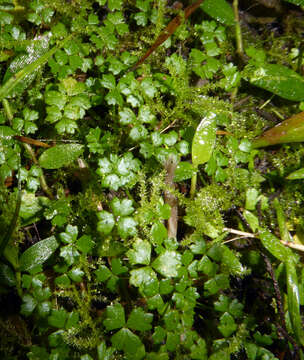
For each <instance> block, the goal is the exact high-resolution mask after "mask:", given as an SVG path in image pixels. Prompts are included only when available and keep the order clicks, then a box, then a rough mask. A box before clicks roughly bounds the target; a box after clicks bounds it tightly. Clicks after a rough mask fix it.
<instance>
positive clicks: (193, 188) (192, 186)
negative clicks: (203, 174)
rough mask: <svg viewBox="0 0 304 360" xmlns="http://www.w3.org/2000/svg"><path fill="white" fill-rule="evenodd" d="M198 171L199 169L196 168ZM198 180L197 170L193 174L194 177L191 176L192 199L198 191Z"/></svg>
mask: <svg viewBox="0 0 304 360" xmlns="http://www.w3.org/2000/svg"><path fill="white" fill-rule="evenodd" d="M196 171H197V169H196ZM196 182H197V172H196V173H195V174H194V175H192V178H191V188H190V197H191V198H192V199H193V198H194V195H195V192H196Z"/></svg>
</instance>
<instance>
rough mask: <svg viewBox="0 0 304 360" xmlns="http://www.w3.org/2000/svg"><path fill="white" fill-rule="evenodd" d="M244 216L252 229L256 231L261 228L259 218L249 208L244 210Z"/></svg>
mask: <svg viewBox="0 0 304 360" xmlns="http://www.w3.org/2000/svg"><path fill="white" fill-rule="evenodd" d="M243 216H244V218H245V219H246V221H247V223H248V224H249V226H250V227H251V229H252V231H253V232H256V230H257V229H258V228H259V219H258V218H257V217H256V216H255V215H253V213H252V212H250V211H248V210H244V211H243Z"/></svg>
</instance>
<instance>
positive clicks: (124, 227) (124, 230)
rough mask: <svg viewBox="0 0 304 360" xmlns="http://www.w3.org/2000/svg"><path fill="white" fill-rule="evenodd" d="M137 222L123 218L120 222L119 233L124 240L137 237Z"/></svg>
mask: <svg viewBox="0 0 304 360" xmlns="http://www.w3.org/2000/svg"><path fill="white" fill-rule="evenodd" d="M136 225H137V222H136V221H135V220H134V219H133V218H131V217H123V218H120V219H119V220H118V223H117V231H118V234H119V235H120V236H121V237H122V238H123V239H125V238H127V237H129V236H135V235H136V232H137V230H136Z"/></svg>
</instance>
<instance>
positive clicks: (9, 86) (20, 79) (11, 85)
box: [0, 36, 71, 101]
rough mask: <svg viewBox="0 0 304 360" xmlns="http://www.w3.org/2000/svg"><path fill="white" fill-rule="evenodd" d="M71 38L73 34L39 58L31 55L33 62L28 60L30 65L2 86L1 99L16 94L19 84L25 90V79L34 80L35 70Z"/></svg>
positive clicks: (0, 90) (0, 89)
mask: <svg viewBox="0 0 304 360" xmlns="http://www.w3.org/2000/svg"><path fill="white" fill-rule="evenodd" d="M70 38H71V36H68V37H67V38H66V39H65V40H63V41H62V42H61V43H59V45H58V46H54V47H53V48H52V49H51V50H49V51H48V52H46V53H45V54H43V55H42V56H40V57H39V58H38V59H37V57H30V58H29V59H30V61H31V62H30V63H28V62H27V63H28V65H26V64H25V65H26V66H25V67H24V68H23V69H22V70H20V71H18V72H17V73H16V74H14V76H11V77H10V78H9V79H8V80H7V81H6V82H5V83H4V85H3V86H2V87H1V88H0V101H2V100H3V99H5V98H6V97H7V96H9V95H10V94H12V93H13V95H14V91H15V88H17V86H18V85H19V84H20V85H21V88H22V92H23V90H24V86H23V85H22V83H24V82H25V79H26V78H31V81H32V80H33V79H34V77H33V74H34V75H35V72H36V71H37V69H38V68H39V67H40V66H42V65H44V64H45V63H46V62H47V61H48V59H49V58H50V57H51V56H52V55H53V54H55V52H56V51H57V50H58V49H60V48H61V47H62V46H63V45H64V44H65V42H66V41H68V40H69V39H70ZM36 59H37V60H36ZM33 60H35V61H33ZM20 85H19V86H20ZM27 85H28V83H27V84H26V86H27ZM26 86H25V87H26Z"/></svg>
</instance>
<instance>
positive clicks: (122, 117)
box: [118, 108, 136, 125]
mask: <svg viewBox="0 0 304 360" xmlns="http://www.w3.org/2000/svg"><path fill="white" fill-rule="evenodd" d="M118 114H119V121H120V123H121V124H123V125H128V124H134V123H135V121H136V115H135V114H134V112H133V111H132V110H131V109H129V108H123V109H122V110H121V111H119V113H118Z"/></svg>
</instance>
